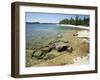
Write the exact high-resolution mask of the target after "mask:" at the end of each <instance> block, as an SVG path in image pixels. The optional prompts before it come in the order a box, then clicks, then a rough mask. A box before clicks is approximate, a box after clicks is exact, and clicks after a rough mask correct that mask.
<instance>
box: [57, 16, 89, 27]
mask: <svg viewBox="0 0 100 80" xmlns="http://www.w3.org/2000/svg"><path fill="white" fill-rule="evenodd" d="M89 21H90V19H89V17H88V18H86V17H84V18H83V19H82V18H79V16H76V17H75V18H72V17H71V18H70V19H68V18H65V19H63V20H61V21H60V22H59V24H68V25H82V26H89Z"/></svg>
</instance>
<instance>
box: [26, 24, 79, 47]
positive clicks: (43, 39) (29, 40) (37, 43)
mask: <svg viewBox="0 0 100 80" xmlns="http://www.w3.org/2000/svg"><path fill="white" fill-rule="evenodd" d="M77 29H78V28H72V27H65V26H59V25H57V24H49V23H48V24H30V23H26V48H39V47H41V46H45V45H46V44H48V42H50V41H53V40H56V39H57V35H58V34H60V33H64V32H68V31H70V30H77Z"/></svg>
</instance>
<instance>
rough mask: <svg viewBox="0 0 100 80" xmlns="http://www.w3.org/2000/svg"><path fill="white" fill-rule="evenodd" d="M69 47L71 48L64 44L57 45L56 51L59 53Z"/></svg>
mask: <svg viewBox="0 0 100 80" xmlns="http://www.w3.org/2000/svg"><path fill="white" fill-rule="evenodd" d="M68 47H69V45H68V44H67V43H64V42H58V43H55V49H56V50H57V51H59V52H62V51H65V50H67V48H68Z"/></svg>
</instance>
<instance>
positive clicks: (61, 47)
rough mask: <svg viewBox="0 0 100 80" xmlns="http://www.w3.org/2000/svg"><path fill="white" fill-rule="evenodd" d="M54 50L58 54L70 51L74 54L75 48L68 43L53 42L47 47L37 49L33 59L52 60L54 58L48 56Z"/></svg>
mask: <svg viewBox="0 0 100 80" xmlns="http://www.w3.org/2000/svg"><path fill="white" fill-rule="evenodd" d="M52 50H57V51H58V52H62V51H68V52H72V51H73V48H72V47H71V46H70V45H69V44H68V41H61V40H57V41H52V42H50V43H49V44H48V45H47V46H44V47H41V48H39V49H35V50H34V51H33V53H32V57H37V58H38V59H51V58H53V57H54V55H53V56H51V55H48V54H49V52H51V51H52Z"/></svg>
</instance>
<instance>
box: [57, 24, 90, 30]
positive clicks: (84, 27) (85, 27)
mask: <svg viewBox="0 0 100 80" xmlns="http://www.w3.org/2000/svg"><path fill="white" fill-rule="evenodd" d="M57 26H65V27H67V26H68V27H76V28H83V29H87V30H89V29H90V27H87V26H79V25H78V26H76V25H67V24H57Z"/></svg>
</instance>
